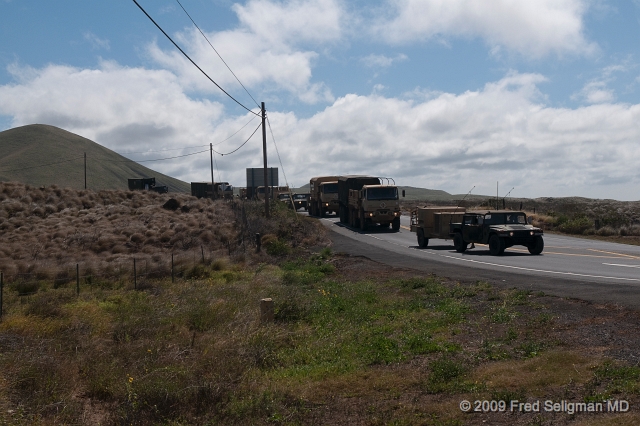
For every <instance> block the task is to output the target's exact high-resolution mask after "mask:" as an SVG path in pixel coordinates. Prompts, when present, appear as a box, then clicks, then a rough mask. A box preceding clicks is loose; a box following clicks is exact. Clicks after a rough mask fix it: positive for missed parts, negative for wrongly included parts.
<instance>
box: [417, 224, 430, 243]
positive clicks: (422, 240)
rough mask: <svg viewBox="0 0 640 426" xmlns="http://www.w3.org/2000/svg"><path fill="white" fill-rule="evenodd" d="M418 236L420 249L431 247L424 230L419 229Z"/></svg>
mask: <svg viewBox="0 0 640 426" xmlns="http://www.w3.org/2000/svg"><path fill="white" fill-rule="evenodd" d="M416 234H418V247H420V248H425V247H426V246H428V245H429V239H428V238H425V236H424V229H422V228H418V232H416Z"/></svg>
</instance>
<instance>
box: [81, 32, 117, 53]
mask: <svg viewBox="0 0 640 426" xmlns="http://www.w3.org/2000/svg"><path fill="white" fill-rule="evenodd" d="M84 39H85V40H86V41H88V42H89V43H90V44H91V47H92V49H94V50H98V49H105V50H110V49H111V46H110V44H109V40H107V39H102V38H100V37H98V36H97V35H95V34H93V33H92V32H86V33H84Z"/></svg>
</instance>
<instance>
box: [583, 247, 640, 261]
mask: <svg viewBox="0 0 640 426" xmlns="http://www.w3.org/2000/svg"><path fill="white" fill-rule="evenodd" d="M587 250H591V251H597V252H600V253H609V254H615V255H616V256H623V257H630V258H632V259H640V257H639V256H632V255H630V254H624V253H615V252H612V251H604V250H597V249H587Z"/></svg>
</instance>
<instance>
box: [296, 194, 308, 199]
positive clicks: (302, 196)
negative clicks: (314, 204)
mask: <svg viewBox="0 0 640 426" xmlns="http://www.w3.org/2000/svg"><path fill="white" fill-rule="evenodd" d="M293 199H294V200H306V199H307V194H293Z"/></svg>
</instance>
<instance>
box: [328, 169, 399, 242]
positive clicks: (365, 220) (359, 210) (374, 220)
mask: <svg viewBox="0 0 640 426" xmlns="http://www.w3.org/2000/svg"><path fill="white" fill-rule="evenodd" d="M345 193H347V194H348V196H347V198H346V199H345V197H344V194H345ZM338 201H339V202H340V207H339V208H340V222H342V223H346V224H348V225H349V226H351V227H354V228H357V227H359V228H360V229H361V230H363V231H364V230H366V229H367V227H368V226H369V225H373V224H378V225H381V226H387V227H388V226H391V227H392V229H393V230H394V231H399V230H400V215H401V211H400V201H399V197H398V187H397V186H395V185H382V184H381V182H380V178H377V177H371V176H340V178H339V179H338Z"/></svg>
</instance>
